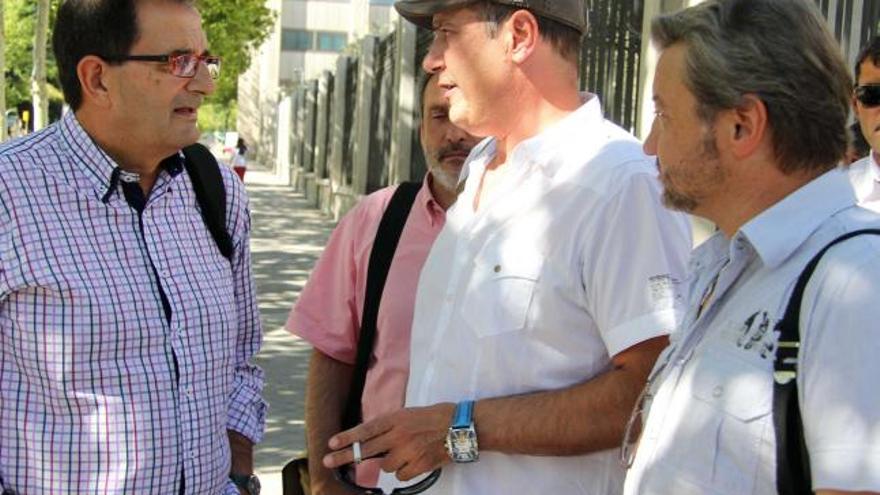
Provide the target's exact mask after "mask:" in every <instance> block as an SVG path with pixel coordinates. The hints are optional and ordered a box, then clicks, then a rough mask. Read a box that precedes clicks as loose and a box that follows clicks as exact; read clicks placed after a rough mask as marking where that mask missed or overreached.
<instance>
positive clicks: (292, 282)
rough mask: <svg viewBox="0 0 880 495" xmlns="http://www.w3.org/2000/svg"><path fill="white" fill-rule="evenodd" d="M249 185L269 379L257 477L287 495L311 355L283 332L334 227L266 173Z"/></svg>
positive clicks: (253, 174)
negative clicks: (284, 487) (288, 465)
mask: <svg viewBox="0 0 880 495" xmlns="http://www.w3.org/2000/svg"><path fill="white" fill-rule="evenodd" d="M245 184H246V185H247V190H248V193H249V195H250V198H251V214H252V217H253V234H252V238H251V250H252V252H253V264H254V276H255V278H256V282H257V294H258V298H259V302H260V312H261V314H262V318H263V330H264V341H263V350H262V351H261V352H260V354H259V355H258V357H257V364H259V365H260V366H262V368H263V370H264V371H265V372H266V388H265V390H264V392H265V397H266V399H267V400H268V402H269V405H270V408H269V418H268V422H267V425H266V436H265V438H264V439H263V442H262V443H260V444H259V445H258V446H257V451H256V463H257V473H258V474H259V476H260V480H261V481H262V482H263V493H264V494H265V495H280V494H281V477H280V473H281V468H282V467H283V466H284V463H285V462H286V461H287V460H288V459H290V458H291V457H292V456H294V455H295V454H296V453H298V452H299V451H301V450H303V449H304V448H305V436H304V433H305V430H304V421H303V420H304V418H305V412H304V409H303V406H304V402H305V396H304V390H305V378H306V371H307V370H308V357H309V353H310V352H311V348H310V347H309V345H308V344H306V343H305V342H303V341H301V340H299V339H297V338H295V337H293V336H292V335H290V334H289V333H287V331H286V330H284V328H283V325H284V322H285V321H286V319H287V313H288V311H289V310H290V306H291V305H292V304H293V302H294V301H295V300H296V297H297V295H298V294H299V291H300V290H301V289H302V287H303V285H304V284H305V283H306V280H307V279H308V276H309V272H310V271H311V269H312V266H313V265H314V263H315V261H316V260H317V258H318V256H320V254H321V251H322V250H323V248H324V244H325V243H326V242H327V238H328V237H329V235H330V232H331V230H332V228H333V225H334V224H333V223H332V221H331V220H329V219H328V218H327V217H325V216H323V215H321V214H320V213H319V212H318V211H317V210H315V209H314V208H312V207H310V206H309V205H308V204H306V202H305V199H304V198H303V196H302V195H300V194H297V193H295V192H293V190H292V189H291V188H290V187H289V186H286V185H283V184H281V183H279V181H278V179H277V178H276V177H274V176H273V175H271V174H270V173H268V172H266V171H262V170H260V169H258V168H253V167H252V168H251V169H249V170H248V172H247V174H246V175H245Z"/></svg>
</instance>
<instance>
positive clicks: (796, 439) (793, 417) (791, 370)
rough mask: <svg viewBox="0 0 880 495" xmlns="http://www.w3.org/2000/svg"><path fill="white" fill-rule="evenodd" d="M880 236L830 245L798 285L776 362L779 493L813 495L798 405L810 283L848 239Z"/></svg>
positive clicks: (784, 319)
mask: <svg viewBox="0 0 880 495" xmlns="http://www.w3.org/2000/svg"><path fill="white" fill-rule="evenodd" d="M864 234H873V235H880V229H864V230H856V231H853V232H849V233H847V234H844V235H842V236H840V237H838V238H837V239H834V240H833V241H831V242H830V243H828V244H827V245H826V246H825V247H824V248H822V250H821V251H819V252H818V253H817V254H816V256H814V257H813V259H811V260H810V262H809V263H807V266H806V267H805V268H804V271H803V272H801V275H800V277H798V280H797V282H796V283H795V286H794V290H793V291H792V293H791V298H790V299H789V301H788V306H787V307H786V308H785V314H784V316H783V317H782V320H781V321H780V322H779V325H778V326H777V327H776V328H777V330H778V331H779V341H778V344H777V347H776V358H775V360H774V362H773V371H774V372H775V373H774V376H775V382H774V385H773V426H774V429H775V430H776V490H777V492H778V493H779V494H780V495H801V494H804V493H812V475H811V473H810V456H809V452H808V451H807V446H806V442H805V440H804V426H803V422H802V421H801V411H800V407H799V406H798V390H797V377H798V352H799V351H800V344H801V337H800V314H801V302H802V299H803V297H804V290H805V289H806V287H807V282H809V281H810V277H811V276H812V275H813V271H815V269H816V266H817V265H818V264H819V261H820V260H821V259H822V256H823V255H824V254H825V252H826V251H828V249H830V248H831V247H832V246H834V245H836V244H838V243H841V242H843V241H845V240H847V239H850V238H853V237H856V236H859V235H864Z"/></svg>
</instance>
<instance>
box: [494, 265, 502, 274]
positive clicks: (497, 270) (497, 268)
mask: <svg viewBox="0 0 880 495" xmlns="http://www.w3.org/2000/svg"><path fill="white" fill-rule="evenodd" d="M494 270H495V273H501V265H495V268H494Z"/></svg>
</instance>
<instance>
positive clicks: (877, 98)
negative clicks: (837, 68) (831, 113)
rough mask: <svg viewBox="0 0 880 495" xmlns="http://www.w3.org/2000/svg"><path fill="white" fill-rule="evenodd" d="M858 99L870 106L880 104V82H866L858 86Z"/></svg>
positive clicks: (856, 92) (856, 94)
mask: <svg viewBox="0 0 880 495" xmlns="http://www.w3.org/2000/svg"><path fill="white" fill-rule="evenodd" d="M855 96H856V99H857V100H859V103H861V104H862V105H864V106H865V107H868V108H873V107H877V106H880V84H865V85H863V86H856V89H855Z"/></svg>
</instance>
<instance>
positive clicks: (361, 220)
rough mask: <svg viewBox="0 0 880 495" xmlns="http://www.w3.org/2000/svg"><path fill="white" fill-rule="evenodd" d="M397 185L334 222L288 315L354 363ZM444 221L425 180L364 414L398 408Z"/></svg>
mask: <svg viewBox="0 0 880 495" xmlns="http://www.w3.org/2000/svg"><path fill="white" fill-rule="evenodd" d="M396 189H397V187H396V186H391V187H386V188H384V189H381V190H379V191H376V192H375V193H373V194H370V195H369V196H367V197H365V198H364V199H363V200H362V201H361V202H360V203H358V204H357V206H355V207H354V209H352V210H351V211H350V212H349V213H348V214H346V215H345V217H344V218H343V219H342V220H341V221H340V222H339V225H338V226H337V227H336V229H335V230H334V231H333V234H332V235H331V237H330V241H329V242H328V243H327V247H326V248H325V249H324V253H323V254H322V255H321V259H320V260H318V263H317V264H316V265H315V268H314V270H312V274H311V276H310V277H309V281H308V283H307V284H306V286H305V288H304V289H303V291H302V293H301V294H300V296H299V300H298V301H297V302H296V305H295V306H294V307H293V309H292V310H291V312H290V316H289V318H288V320H287V329H288V330H289V331H290V332H293V333H294V334H296V335H298V336H300V337H302V338H303V339H305V340H307V341H308V342H309V343H311V344H312V346H314V347H315V348H316V349H318V350H319V351H321V352H323V353H324V354H326V355H327V356H330V357H332V358H333V359H336V360H338V361H342V362H345V363H350V364H354V361H355V355H356V354H357V338H358V333H359V330H360V321H361V314H362V313H363V306H364V291H365V287H366V282H367V265H368V264H369V261H370V250H371V249H372V247H373V239H374V238H375V236H376V231H377V230H378V228H379V221H380V220H381V219H382V214H383V213H384V212H385V207H386V206H387V205H388V202H389V201H390V200H391V196H392V194H393V193H394V191H395V190H396ZM444 221H445V212H444V211H443V208H441V207H440V205H439V204H437V202H436V201H434V199H433V196H432V195H431V190H430V189H429V188H428V185H427V179H426V180H425V182H424V183H423V185H422V188H421V190H420V191H419V193H418V195H417V196H416V201H415V204H414V205H413V208H412V211H411V212H410V214H409V218H408V219H407V222H406V226H405V227H404V228H403V233H402V234H401V237H400V243H399V244H398V246H397V251H396V252H395V254H394V260H393V261H392V263H391V268H390V270H389V272H388V279H387V281H386V283H385V291H384V293H383V294H382V302H381V304H380V306H379V314H378V318H377V324H376V329H377V330H376V343H375V347H374V349H373V363H374V364H373V365H372V367H371V368H370V370H369V372H368V373H367V380H366V384H365V386H364V398H363V417H364V419H365V420H368V419H371V418H374V417H376V416H378V415H380V414H384V413H388V412H393V411H396V410H397V409H400V408H401V407H403V403H404V395H405V392H406V383H407V379H408V377H409V344H410V327H411V325H412V318H413V306H414V305H415V296H416V287H417V286H418V279H419V273H420V272H421V270H422V265H423V264H424V263H425V259H426V258H427V257H428V252H429V251H430V249H431V245H432V244H433V243H434V239H435V238H436V237H437V234H439V233H440V230H441V229H442V228H443V223H444ZM359 478H360V477H359Z"/></svg>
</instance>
